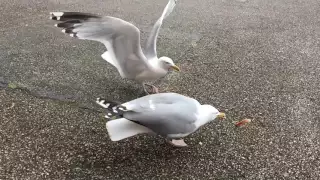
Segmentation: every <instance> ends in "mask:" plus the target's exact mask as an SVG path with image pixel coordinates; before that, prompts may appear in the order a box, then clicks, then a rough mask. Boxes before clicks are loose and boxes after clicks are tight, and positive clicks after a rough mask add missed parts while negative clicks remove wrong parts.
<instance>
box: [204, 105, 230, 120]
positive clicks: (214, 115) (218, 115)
mask: <svg viewBox="0 0 320 180" xmlns="http://www.w3.org/2000/svg"><path fill="white" fill-rule="evenodd" d="M202 107H203V108H205V111H207V112H210V120H211V121H213V120H215V119H216V118H218V119H220V120H224V119H226V114H225V113H223V112H219V110H218V109H216V108H215V107H213V106H211V105H202Z"/></svg>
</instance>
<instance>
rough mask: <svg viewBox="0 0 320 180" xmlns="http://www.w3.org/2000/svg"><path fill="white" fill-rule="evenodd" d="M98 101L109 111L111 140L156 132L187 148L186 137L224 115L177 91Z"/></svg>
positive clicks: (107, 125) (108, 123)
mask: <svg viewBox="0 0 320 180" xmlns="http://www.w3.org/2000/svg"><path fill="white" fill-rule="evenodd" d="M96 102H97V103H98V104H99V105H101V106H102V107H103V108H106V109H107V110H108V113H107V115H106V116H105V117H106V118H107V119H108V120H110V121H108V122H107V124H106V127H107V130H108V134H109V137H110V139H111V140H112V141H119V140H122V139H126V138H129V137H132V136H135V135H138V134H157V135H160V136H162V137H164V138H166V139H167V140H168V142H169V143H170V144H172V145H174V146H177V147H184V146H187V144H186V143H185V142H184V140H183V138H184V137H186V136H188V135H190V134H191V133H193V132H195V131H196V130H198V129H199V128H200V127H201V126H203V125H205V124H207V123H209V122H211V121H213V120H215V119H216V118H222V119H224V118H225V114H224V113H221V112H219V111H218V110H217V109H216V108H215V107H213V106H211V105H208V104H204V105H202V104H200V103H199V102H198V101H197V100H195V99H193V98H190V97H187V96H184V95H181V94H177V93H158V94H151V95H147V96H144V97H140V98H137V99H134V100H132V101H129V102H126V103H123V104H121V103H117V102H114V101H109V100H106V99H103V98H97V101H96Z"/></svg>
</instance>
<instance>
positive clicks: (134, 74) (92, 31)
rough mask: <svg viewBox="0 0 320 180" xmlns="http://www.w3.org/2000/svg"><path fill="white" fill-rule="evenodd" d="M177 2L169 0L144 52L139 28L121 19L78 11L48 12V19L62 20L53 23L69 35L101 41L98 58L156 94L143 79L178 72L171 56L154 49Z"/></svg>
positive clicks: (153, 78) (154, 78) (155, 78)
mask: <svg viewBox="0 0 320 180" xmlns="http://www.w3.org/2000/svg"><path fill="white" fill-rule="evenodd" d="M176 2H177V0H169V2H168V4H167V5H166V7H165V9H164V11H163V13H162V15H161V17H160V18H159V19H158V21H157V22H156V23H155V25H154V26H153V28H152V30H151V32H150V35H149V37H148V39H147V43H146V47H145V51H144V53H143V51H142V48H141V45H140V30H139V29H138V28H137V27H136V26H134V25H133V24H131V23H129V22H127V21H124V20H122V19H119V18H116V17H111V16H98V15H95V14H88V13H81V12H51V13H50V14H51V17H50V18H51V19H52V20H57V21H62V22H61V23H58V24H56V25H55V26H56V27H59V28H62V32H64V33H67V34H69V35H70V36H71V37H75V38H79V39H84V40H92V41H98V42H101V43H103V44H104V45H105V46H106V48H107V51H106V52H105V53H103V54H102V55H101V57H102V58H103V59H105V60H106V61H107V62H109V63H110V64H112V65H113V66H114V67H116V68H117V70H118V71H119V73H120V75H121V77H122V78H127V79H132V80H135V81H136V82H138V83H141V84H142V86H143V89H144V91H145V92H146V93H148V91H147V90H146V87H145V85H147V86H151V87H152V92H153V93H158V92H159V91H158V88H156V87H155V86H154V85H150V84H147V83H145V82H146V81H154V80H158V79H160V78H163V77H164V76H165V75H166V74H167V73H168V72H169V71H170V70H175V71H180V69H179V67H177V66H176V65H175V64H174V63H173V61H172V59H171V58H169V57H160V58H158V56H157V50H156V49H157V46H156V44H157V37H158V34H159V30H160V27H161V25H162V22H163V20H164V19H165V18H166V17H168V16H169V14H170V13H171V12H172V11H173V9H174V7H175V5H176ZM148 94H149V93H148Z"/></svg>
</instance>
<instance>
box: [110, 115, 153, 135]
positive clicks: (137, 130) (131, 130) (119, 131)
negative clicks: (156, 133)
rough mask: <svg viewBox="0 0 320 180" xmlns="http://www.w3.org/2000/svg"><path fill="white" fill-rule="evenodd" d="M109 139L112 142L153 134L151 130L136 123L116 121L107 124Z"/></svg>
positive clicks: (123, 119) (122, 120) (125, 120)
mask: <svg viewBox="0 0 320 180" xmlns="http://www.w3.org/2000/svg"><path fill="white" fill-rule="evenodd" d="M106 127H107V130H108V134H109V137H110V139H111V140H112V141H119V140H122V139H125V138H129V137H132V136H135V135H138V134H144V133H152V132H153V131H151V130H150V129H149V128H147V127H144V126H142V125H139V124H137V123H134V122H132V121H130V120H127V119H125V118H120V119H115V120H111V121H108V122H107V123H106Z"/></svg>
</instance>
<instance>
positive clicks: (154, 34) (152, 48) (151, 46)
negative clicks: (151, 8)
mask: <svg viewBox="0 0 320 180" xmlns="http://www.w3.org/2000/svg"><path fill="white" fill-rule="evenodd" d="M177 1H178V0H169V2H168V4H167V6H166V7H165V8H164V10H163V13H162V15H161V17H160V18H159V19H158V20H157V22H156V23H155V24H154V26H153V28H152V30H151V32H150V34H149V37H148V40H147V44H146V48H145V55H146V57H147V58H148V59H152V58H154V57H157V38H158V34H159V30H160V27H161V25H162V21H163V19H165V18H166V17H168V16H169V15H170V13H171V12H172V11H173V9H174V7H175V6H176V3H177Z"/></svg>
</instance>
